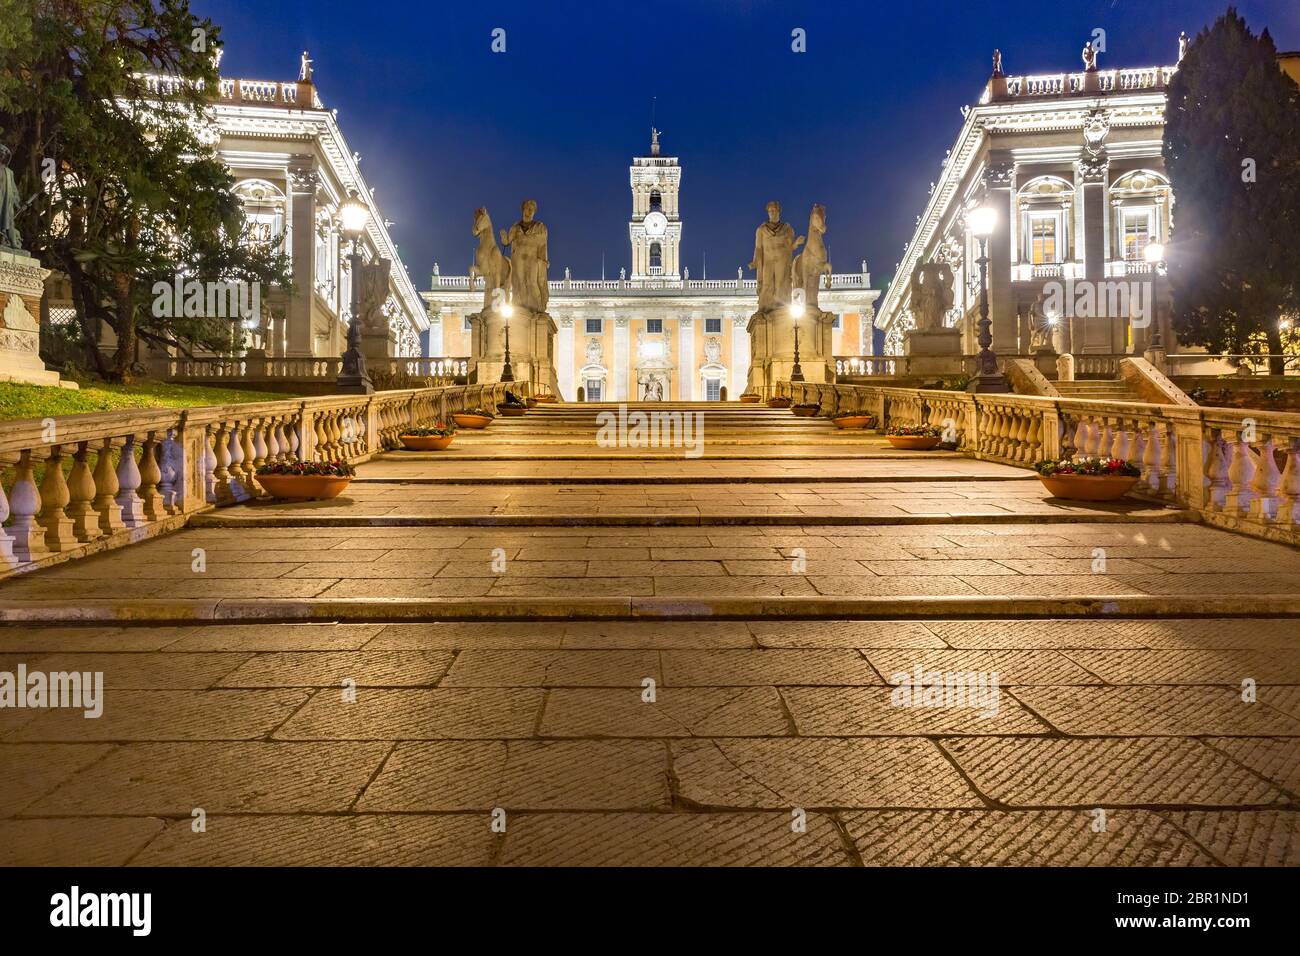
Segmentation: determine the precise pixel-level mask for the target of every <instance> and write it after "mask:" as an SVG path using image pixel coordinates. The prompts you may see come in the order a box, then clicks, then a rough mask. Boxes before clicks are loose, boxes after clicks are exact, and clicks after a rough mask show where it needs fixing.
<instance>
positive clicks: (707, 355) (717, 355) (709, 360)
mask: <svg viewBox="0 0 1300 956" xmlns="http://www.w3.org/2000/svg"><path fill="white" fill-rule="evenodd" d="M704 361H705V364H707V365H721V364H722V343H721V342H719V341H718V340H717V339H705V340H704Z"/></svg>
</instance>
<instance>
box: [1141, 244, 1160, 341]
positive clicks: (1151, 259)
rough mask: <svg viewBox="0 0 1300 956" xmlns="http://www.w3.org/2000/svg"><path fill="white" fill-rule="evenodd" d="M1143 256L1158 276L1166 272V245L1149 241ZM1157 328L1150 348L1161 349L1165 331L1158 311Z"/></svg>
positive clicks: (1153, 330)
mask: <svg viewBox="0 0 1300 956" xmlns="http://www.w3.org/2000/svg"><path fill="white" fill-rule="evenodd" d="M1142 258H1143V259H1145V260H1146V261H1147V263H1148V264H1149V265H1150V266H1151V272H1152V273H1153V274H1154V275H1156V276H1162V275H1164V274H1165V271H1166V270H1165V247H1164V246H1162V245H1161V244H1160V243H1158V242H1151V243H1147V246H1146V248H1144V249H1143V250H1142ZM1153 288H1154V286H1153ZM1151 301H1152V304H1153V306H1154V304H1155V296H1154V295H1153V296H1152V297H1151ZM1154 325H1155V328H1153V329H1152V330H1151V345H1150V346H1149V348H1152V349H1159V348H1163V347H1164V333H1163V330H1162V329H1161V327H1160V313H1159V311H1157V312H1156V316H1155V323H1154Z"/></svg>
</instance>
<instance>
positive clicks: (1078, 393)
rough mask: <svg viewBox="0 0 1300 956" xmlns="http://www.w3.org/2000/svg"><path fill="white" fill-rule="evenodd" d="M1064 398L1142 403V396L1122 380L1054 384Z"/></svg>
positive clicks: (1092, 380)
mask: <svg viewBox="0 0 1300 956" xmlns="http://www.w3.org/2000/svg"><path fill="white" fill-rule="evenodd" d="M1052 384H1053V385H1054V386H1055V387H1056V390H1057V391H1058V392H1060V393H1061V396H1062V397H1064V398H1090V399H1097V400H1100V401H1111V402H1140V401H1143V398H1142V396H1141V395H1139V394H1138V393H1137V391H1136V390H1135V389H1133V388H1132V387H1131V386H1130V385H1129V384H1128V383H1127V382H1125V381H1123V380H1122V379H1076V380H1075V381H1073V382H1053V383H1052Z"/></svg>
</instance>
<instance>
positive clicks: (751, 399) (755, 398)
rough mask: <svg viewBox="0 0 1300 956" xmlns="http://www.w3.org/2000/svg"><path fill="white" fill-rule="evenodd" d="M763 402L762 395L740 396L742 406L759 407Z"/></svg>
mask: <svg viewBox="0 0 1300 956" xmlns="http://www.w3.org/2000/svg"><path fill="white" fill-rule="evenodd" d="M762 400H763V396H762V395H742V396H740V404H742V405H757V404H758V403H759V402H761V401H762Z"/></svg>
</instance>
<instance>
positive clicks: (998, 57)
mask: <svg viewBox="0 0 1300 956" xmlns="http://www.w3.org/2000/svg"><path fill="white" fill-rule="evenodd" d="M993 75H994V76H1001V75H1002V51H1001V50H994V51H993Z"/></svg>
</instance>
